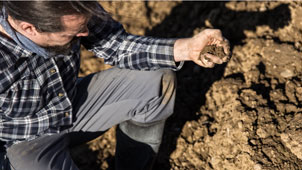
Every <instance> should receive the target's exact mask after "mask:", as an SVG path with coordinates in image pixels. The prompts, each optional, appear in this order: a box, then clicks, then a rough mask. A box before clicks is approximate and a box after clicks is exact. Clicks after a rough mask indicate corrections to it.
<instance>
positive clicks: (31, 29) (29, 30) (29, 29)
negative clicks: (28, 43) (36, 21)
mask: <svg viewBox="0 0 302 170" xmlns="http://www.w3.org/2000/svg"><path fill="white" fill-rule="evenodd" d="M19 28H20V29H21V30H22V32H24V33H26V34H28V35H31V36H35V35H36V34H37V29H36V27H35V26H34V25H32V24H30V23H28V22H25V21H19Z"/></svg>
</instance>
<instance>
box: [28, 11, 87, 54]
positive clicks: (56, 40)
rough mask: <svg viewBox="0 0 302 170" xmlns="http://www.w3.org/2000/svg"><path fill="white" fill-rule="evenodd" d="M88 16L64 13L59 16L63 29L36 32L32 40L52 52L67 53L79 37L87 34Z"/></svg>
mask: <svg viewBox="0 0 302 170" xmlns="http://www.w3.org/2000/svg"><path fill="white" fill-rule="evenodd" d="M89 19H90V17H87V16H85V15H64V16H62V17H61V21H62V25H63V27H64V31H61V32H54V33H47V32H42V33H40V32H38V33H37V37H35V39H34V42H35V43H36V44H38V45H40V46H41V47H44V48H45V49H46V50H48V51H49V52H51V53H53V54H67V53H69V52H70V50H71V47H72V44H73V43H74V42H76V41H77V39H78V38H79V37H85V36H88V34H89V30H88V28H87V23H88V21H89Z"/></svg>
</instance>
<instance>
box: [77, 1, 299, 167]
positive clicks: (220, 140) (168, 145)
mask: <svg viewBox="0 0 302 170" xmlns="http://www.w3.org/2000/svg"><path fill="white" fill-rule="evenodd" d="M101 3H102V4H103V5H104V8H105V9H107V10H108V11H110V12H111V13H112V14H113V16H114V18H116V19H117V20H119V21H120V22H121V23H122V24H123V25H124V26H125V29H126V30H127V31H129V32H130V33H133V34H139V35H146V36H155V37H167V38H170V37H190V36H193V35H195V34H197V33H198V32H200V31H201V30H203V29H205V28H219V29H221V30H222V33H223V35H224V36H225V37H226V38H227V39H229V40H230V43H231V45H232V47H231V51H232V54H233V55H232V58H231V60H230V61H229V62H228V63H226V64H223V65H217V66H215V67H214V68H211V69H205V68H201V67H199V66H196V65H195V64H193V63H191V62H186V63H185V65H184V67H183V69H182V70H180V71H178V72H177V77H178V88H177V98H176V106H175V113H174V114H173V116H172V117H170V118H169V119H168V121H167V125H166V128H165V133H164V138H163V144H162V147H161V149H160V153H159V155H158V159H157V161H156V164H155V167H154V169H156V170H158V169H163V170H166V169H206V170H211V169H215V170H220V169H227V170H276V169H280V170H299V169H302V130H301V129H302V81H301V80H302V55H301V50H302V3H301V2H298V1H296V2H290V1H288V2H287V1H282V2H277V1H271V2H252V1H243V2H235V1H230V2H175V1H168V2H158V1H146V2H105V1H104V2H101ZM83 57H84V58H83V60H82V68H81V73H80V75H82V76H83V75H87V74H89V73H91V72H95V71H99V70H101V69H106V68H108V66H106V65H104V64H103V63H102V60H101V59H98V60H96V59H95V58H93V57H92V55H91V54H88V53H87V52H85V51H83ZM114 148H115V138H114V128H112V129H110V130H109V131H108V132H106V133H105V134H104V135H103V136H101V137H100V138H99V139H96V140H94V141H92V142H90V143H88V144H86V145H83V146H80V147H77V148H74V149H73V150H72V155H73V157H74V159H75V161H76V163H77V164H78V165H79V167H80V168H81V169H82V170H97V169H113V168H114V165H113V161H114Z"/></svg>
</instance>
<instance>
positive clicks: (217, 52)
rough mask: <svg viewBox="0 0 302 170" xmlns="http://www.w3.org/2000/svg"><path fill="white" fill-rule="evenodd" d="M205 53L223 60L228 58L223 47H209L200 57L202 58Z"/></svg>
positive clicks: (205, 48) (204, 49) (206, 47)
mask: <svg viewBox="0 0 302 170" xmlns="http://www.w3.org/2000/svg"><path fill="white" fill-rule="evenodd" d="M205 53H209V54H212V55H214V56H217V57H219V58H223V57H225V56H226V54H225V52H224V50H223V47H219V46H216V45H207V46H205V47H204V48H203V50H202V51H201V52H200V56H202V55H203V54H205Z"/></svg>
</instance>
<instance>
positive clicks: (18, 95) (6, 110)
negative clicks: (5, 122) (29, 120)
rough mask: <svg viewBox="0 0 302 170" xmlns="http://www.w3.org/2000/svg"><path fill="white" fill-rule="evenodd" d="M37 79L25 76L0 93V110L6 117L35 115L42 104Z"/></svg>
mask: <svg viewBox="0 0 302 170" xmlns="http://www.w3.org/2000/svg"><path fill="white" fill-rule="evenodd" d="M41 94H42V93H41V88H40V85H39V82H38V80H36V79H27V78H26V77H25V78H23V79H20V80H18V81H16V82H14V83H13V84H12V85H11V87H10V88H9V89H7V90H6V91H5V92H4V93H2V94H0V110H2V112H3V114H4V116H5V117H7V118H20V117H35V116H36V115H35V113H36V112H38V111H39V110H40V109H41V108H42V106H43V103H44V102H43V100H42V97H41V96H42V95H41Z"/></svg>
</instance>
